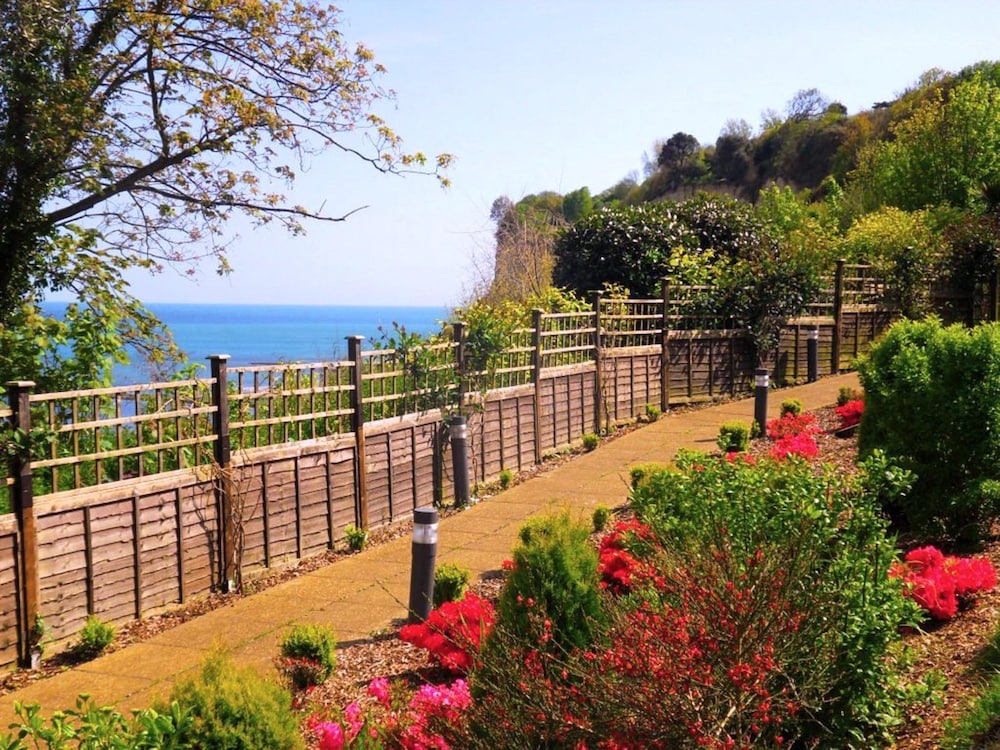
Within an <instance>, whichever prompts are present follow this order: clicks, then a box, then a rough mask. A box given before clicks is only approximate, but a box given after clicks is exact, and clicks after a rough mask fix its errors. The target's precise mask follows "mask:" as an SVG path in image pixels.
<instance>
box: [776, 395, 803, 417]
mask: <svg viewBox="0 0 1000 750" xmlns="http://www.w3.org/2000/svg"><path fill="white" fill-rule="evenodd" d="M801 413H802V402H801V401H800V400H799V399H797V398H786V399H785V400H784V401H782V402H781V416H785V415H786V414H793V415H795V416H798V415H799V414H801Z"/></svg>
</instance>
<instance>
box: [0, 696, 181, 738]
mask: <svg viewBox="0 0 1000 750" xmlns="http://www.w3.org/2000/svg"><path fill="white" fill-rule="evenodd" d="M41 710H42V709H41V706H38V705H37V704H31V705H22V704H20V703H16V702H15V703H14V713H15V714H17V717H18V720H19V721H18V722H16V723H14V724H12V725H11V726H10V729H13V730H14V734H7V735H0V747H2V748H4V750H29V748H31V749H32V750H38V749H39V748H47V749H48V750H69V749H70V748H109V749H110V748H114V749H115V750H154V748H155V750H182V749H183V748H189V747H192V745H190V744H189V743H188V742H187V741H186V740H185V737H186V736H187V733H188V731H189V730H190V724H191V717H190V715H189V713H188V711H187V710H186V709H184V708H181V707H180V706H179V705H178V704H177V703H176V702H174V703H170V704H169V705H167V706H165V707H163V708H161V709H159V710H157V709H152V708H145V709H141V710H138V711H134V712H133V713H132V716H131V717H126V716H124V715H123V714H121V713H120V712H119V711H117V710H116V709H114V708H112V707H110V706H97V705H95V704H94V702H93V700H92V699H91V698H89V697H88V696H85V695H81V696H80V697H79V698H77V700H76V706H75V707H74V708H68V709H63V710H61V711H57V712H56V713H54V714H52V716H51V717H50V718H49V719H48V721H46V720H44V719H43V718H42V714H41ZM29 740H30V741H29Z"/></svg>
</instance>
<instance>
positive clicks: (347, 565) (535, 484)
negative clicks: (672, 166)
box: [0, 374, 858, 734]
mask: <svg viewBox="0 0 1000 750" xmlns="http://www.w3.org/2000/svg"><path fill="white" fill-rule="evenodd" d="M857 385H858V380H857V376H856V375H854V374H848V375H838V376H831V377H826V378H823V379H821V380H820V381H818V382H816V383H811V384H809V385H804V386H797V387H794V388H787V389H782V390H779V391H772V393H771V394H770V398H769V404H768V405H769V412H770V414H771V416H777V415H778V411H779V410H780V407H781V402H782V401H783V400H784V399H787V398H797V399H800V400H801V401H802V403H803V406H804V407H805V408H806V409H814V408H818V407H821V406H828V405H830V404H833V403H834V402H835V401H836V399H837V394H838V390H839V389H840V388H841V387H842V386H850V387H857ZM753 410H754V403H753V399H752V398H751V399H743V400H740V401H733V402H730V403H727V404H720V405H716V406H711V407H707V408H704V409H695V410H687V411H684V410H680V411H678V412H677V413H671V412H668V413H666V414H665V415H663V416H662V417H661V418H660V419H659V420H657V421H656V422H654V423H652V424H650V425H647V426H645V427H643V428H642V429H639V430H635V431H633V432H630V433H628V434H627V435H624V436H622V437H621V438H618V439H617V440H614V441H611V442H609V443H607V444H605V445H602V446H601V447H600V448H598V449H597V450H596V451H593V452H591V453H586V454H583V455H581V456H579V457H577V458H575V459H574V460H572V461H569V462H567V463H565V464H563V465H561V466H559V467H557V468H555V469H553V470H551V471H548V472H546V473H543V474H541V475H539V476H537V477H535V478H533V479H531V480H529V481H527V482H524V483H522V484H519V485H517V486H515V487H512V488H510V489H508V490H506V491H504V492H502V493H500V494H498V495H496V496H494V497H491V498H490V499H489V500H486V501H483V502H480V503H477V504H476V505H474V506H472V507H470V508H468V509H467V510H465V511H463V512H462V513H458V514H455V515H453V516H451V517H449V518H446V519H444V520H443V521H442V522H441V524H440V528H439V534H438V558H437V559H438V562H445V561H447V562H453V563H456V564H458V565H461V566H463V567H466V568H468V569H469V570H471V571H472V573H473V575H474V576H478V575H482V574H483V573H486V572H488V571H493V570H497V569H498V568H499V567H500V563H501V561H502V560H504V559H505V558H507V557H509V556H510V551H511V549H512V548H513V546H514V542H515V540H516V536H517V531H518V529H519V528H520V527H521V525H522V524H523V523H524V521H525V520H526V519H527V518H529V517H531V516H534V515H539V514H544V513H546V512H549V511H552V510H560V509H563V508H569V509H571V511H573V512H579V513H580V514H581V515H582V516H587V517H589V514H590V512H591V511H592V510H593V508H595V507H596V506H597V505H601V504H603V505H607V506H610V507H616V506H619V505H622V504H623V503H625V501H626V499H627V497H628V482H629V468H630V467H631V466H634V465H635V464H638V463H643V462H647V461H660V462H666V461H669V460H671V459H672V458H673V456H674V455H675V454H676V452H677V450H678V449H679V448H685V447H686V448H697V449H703V450H713V449H714V448H715V439H716V437H717V435H718V431H719V426H720V425H721V424H722V423H724V422H729V421H734V420H740V421H743V422H746V423H749V422H750V421H751V420H752V419H753ZM409 563H410V538H409V536H406V537H403V538H400V539H397V540H395V541H393V542H390V543H388V544H385V545H381V546H379V547H376V548H373V549H371V550H368V551H365V552H363V553H361V554H360V555H354V556H351V557H349V558H346V559H342V560H339V561H337V562H335V563H333V564H332V565H328V566H326V567H324V568H321V569H320V570H317V571H315V572H312V573H307V574H303V575H302V576H300V577H298V578H295V579H293V580H291V581H288V582H286V583H282V584H280V585H278V586H275V587H273V588H270V589H267V590H265V591H262V592H260V593H257V594H254V595H253V596H249V597H247V598H245V599H241V600H239V601H237V602H236V603H235V604H233V605H231V606H226V607H223V608H221V609H217V610H215V611H213V612H210V613H208V614H206V615H203V616H201V617H198V618H196V619H194V620H191V621H189V622H187V623H184V624H182V625H179V626H177V627H175V628H173V629H171V630H168V631H166V632H164V633H161V634H159V635H157V636H156V637H154V638H151V639H149V640H147V641H144V642H142V643H137V644H135V645H133V646H129V647H127V648H124V649H122V650H120V651H117V652H115V653H113V654H109V655H107V656H103V657H101V658H98V659H95V660H94V661H91V662H88V663H86V664H83V665H80V666H79V667H76V668H74V669H71V670H68V671H66V672H63V673H61V674H59V675H56V676H54V677H51V678H49V679H45V680H40V681H38V682H36V683H34V684H32V685H30V686H28V687H26V688H24V689H22V690H18V691H16V692H14V693H9V694H7V695H4V696H2V697H0V728H2V727H6V726H7V724H8V723H10V721H11V720H13V718H14V715H13V704H14V702H15V701H20V702H22V703H39V704H41V705H42V707H43V709H44V713H45V714H46V715H47V714H48V713H51V712H52V711H54V710H56V709H61V708H68V707H71V706H72V705H73V704H74V701H75V699H76V696H77V695H78V694H79V693H89V694H90V695H91V696H92V697H93V698H94V700H95V701H97V703H98V704H101V705H116V706H117V707H118V708H120V709H122V710H126V709H130V708H141V707H145V706H148V705H149V704H150V703H151V702H152V701H153V700H154V699H155V698H157V697H160V696H164V695H165V694H166V693H167V692H168V691H169V689H170V685H171V684H172V683H173V682H174V681H175V680H176V679H178V678H179V677H182V676H186V675H187V674H190V673H191V671H192V670H194V669H196V668H197V667H198V665H199V664H200V663H201V661H202V659H203V658H204V656H205V654H206V653H207V652H208V651H210V650H211V649H212V648H213V647H214V646H215V645H216V644H224V645H225V646H226V647H227V648H228V649H230V650H231V651H232V653H233V655H234V658H235V660H236V661H237V662H238V663H243V664H252V665H254V666H256V667H258V668H259V669H261V670H262V671H263V670H271V669H273V658H274V657H275V656H276V655H277V653H278V644H279V643H280V641H281V639H282V638H283V636H284V634H285V633H286V632H287V629H288V626H289V625H291V624H292V623H295V622H302V623H311V622H315V623H323V624H326V625H329V626H331V627H332V628H333V629H334V632H335V633H336V635H337V638H338V641H339V642H340V643H341V644H344V645H346V644H349V643H350V642H351V641H352V640H356V639H363V638H366V637H368V636H369V635H371V634H373V633H376V632H378V631H381V630H385V629H387V628H390V627H392V626H393V624H394V622H395V621H399V620H401V619H402V618H405V617H406V614H407V612H406V602H407V598H408V592H409V576H410V571H409ZM3 731H6V730H4V729H0V734H2V732H3Z"/></svg>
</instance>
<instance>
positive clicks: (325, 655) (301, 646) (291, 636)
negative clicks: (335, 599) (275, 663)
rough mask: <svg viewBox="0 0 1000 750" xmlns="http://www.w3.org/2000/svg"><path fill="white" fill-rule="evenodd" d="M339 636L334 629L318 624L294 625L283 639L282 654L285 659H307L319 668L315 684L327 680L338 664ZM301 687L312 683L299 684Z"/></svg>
mask: <svg viewBox="0 0 1000 750" xmlns="http://www.w3.org/2000/svg"><path fill="white" fill-rule="evenodd" d="M336 648H337V637H336V635H334V633H333V631H332V630H331V629H330V628H328V627H326V626H324V625H316V624H304V625H303V624H298V625H293V626H292V629H291V630H290V631H289V632H288V634H287V635H285V638H284V640H282V641H281V656H282V657H283V658H285V659H307V660H308V661H311V662H313V663H315V664H317V665H319V670H318V673H317V678H318V679H317V680H316V682H315V683H314V684H320V683H322V682H325V681H326V679H327V678H328V677H329V676H330V675H331V674H333V670H334V668H335V667H336V666H337V654H336ZM297 687H299V688H304V687H311V686H310V685H297Z"/></svg>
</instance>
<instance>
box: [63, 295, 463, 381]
mask: <svg viewBox="0 0 1000 750" xmlns="http://www.w3.org/2000/svg"><path fill="white" fill-rule="evenodd" d="M46 307H47V309H48V310H50V311H52V312H56V313H58V312H59V311H60V310H61V309H64V305H63V304H62V303H55V302H51V303H46ZM146 307H147V308H148V309H149V310H150V311H151V312H153V313H154V314H155V315H156V316H157V317H159V319H160V320H162V321H163V322H164V323H165V324H166V325H167V327H168V328H169V329H170V330H171V332H172V333H173V335H174V338H175V340H176V341H177V344H178V345H179V346H180V348H181V349H182V350H183V351H184V353H185V354H186V355H187V360H188V362H193V363H199V364H204V365H206V369H205V370H204V371H201V372H203V373H207V371H208V370H207V365H208V362H207V357H209V356H210V355H214V354H228V355H229V364H230V366H239V365H258V364H275V363H281V362H329V361H336V360H342V359H345V358H346V357H347V340H346V339H347V337H348V336H363V337H364V339H365V340H364V342H363V343H362V348H363V349H370V348H373V347H374V343H373V342H375V341H379V340H381V339H382V335H383V332H384V333H385V334H386V335H392V334H393V324H394V323H395V324H398V325H399V326H402V327H404V328H405V329H406V331H407V332H408V333H417V334H420V335H424V336H426V335H429V334H431V333H435V332H437V331H439V330H440V328H441V323H442V321H445V320H448V319H449V315H450V312H451V311H450V308H448V307H445V306H441V307H400V306H393V305H245V304H243V305H219V304H212V305H204V304H193V303H155V304H154V303H150V304H147V305H146ZM380 329H381V331H380ZM130 358H131V359H132V362H131V363H130V364H129V365H124V366H121V365H119V366H116V368H115V371H114V382H115V385H132V384H136V383H144V382H149V380H150V378H151V373H150V370H149V368H148V367H147V366H146V365H145V364H144V363H143V362H142V361H141V358H140V357H138V356H137V355H136V354H135V353H130Z"/></svg>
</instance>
